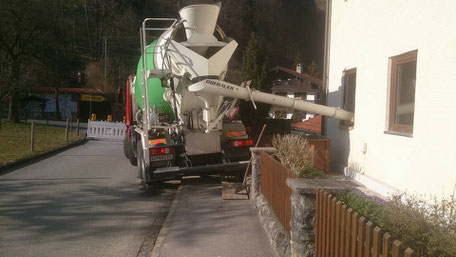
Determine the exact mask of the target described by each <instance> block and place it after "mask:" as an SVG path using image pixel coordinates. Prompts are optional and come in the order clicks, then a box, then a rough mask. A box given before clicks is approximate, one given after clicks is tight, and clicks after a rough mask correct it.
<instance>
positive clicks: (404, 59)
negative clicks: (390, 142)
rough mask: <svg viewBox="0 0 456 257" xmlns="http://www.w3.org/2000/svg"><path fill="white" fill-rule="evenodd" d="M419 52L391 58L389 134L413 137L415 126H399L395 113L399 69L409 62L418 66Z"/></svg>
mask: <svg viewBox="0 0 456 257" xmlns="http://www.w3.org/2000/svg"><path fill="white" fill-rule="evenodd" d="M417 57H418V50H413V51H410V52H406V53H403V54H400V55H396V56H393V57H390V60H391V68H390V72H391V76H390V83H389V96H388V100H389V107H388V132H390V133H399V134H404V135H408V136H410V135H412V134H413V124H414V122H413V123H412V125H404V124H397V123H396V122H395V116H396V115H395V113H396V100H397V67H398V65H400V64H405V63H409V62H413V61H415V62H416V65H418V58H417ZM414 94H415V96H416V70H415V92H414ZM414 119H415V102H414V106H413V120H414Z"/></svg>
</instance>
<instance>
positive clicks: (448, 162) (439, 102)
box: [326, 0, 456, 196]
mask: <svg viewBox="0 0 456 257" xmlns="http://www.w3.org/2000/svg"><path fill="white" fill-rule="evenodd" d="M329 5H330V6H331V8H330V9H329V15H330V16H329V20H330V23H329V25H330V27H329V32H330V33H329V35H330V37H329V38H328V39H329V56H330V57H329V59H330V61H329V67H328V68H329V77H328V96H327V102H328V105H330V106H340V107H343V108H345V109H348V110H354V112H355V117H354V123H353V124H351V123H341V122H339V121H338V120H334V119H330V118H328V119H327V126H326V134H327V136H328V137H330V138H331V139H333V143H332V147H331V150H332V152H331V156H332V161H333V163H332V164H333V169H336V170H340V171H345V173H346V174H347V175H350V176H352V177H354V178H355V179H356V180H358V181H360V182H361V183H363V184H365V185H366V186H368V187H370V188H371V189H373V190H375V191H377V192H379V193H382V194H388V193H390V192H392V191H395V190H407V192H410V193H415V192H416V193H421V194H435V195H437V196H442V195H449V194H450V193H451V192H453V188H454V186H455V184H456V169H455V167H456V158H455V157H456V148H455V144H456V117H455V114H454V110H456V101H455V99H456V85H455V84H456V23H455V22H454V14H455V13H456V5H455V2H454V1H453V0H441V1H437V2H435V1H434V2H431V1H425V0H416V1H395V0H385V1H355V0H348V1H331V2H330V4H329Z"/></svg>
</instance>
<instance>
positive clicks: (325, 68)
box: [321, 0, 332, 136]
mask: <svg viewBox="0 0 456 257" xmlns="http://www.w3.org/2000/svg"><path fill="white" fill-rule="evenodd" d="M331 6H332V0H326V9H325V12H326V15H325V50H324V57H323V58H324V60H323V94H322V96H321V99H322V104H323V105H327V104H328V80H329V78H328V76H329V55H330V53H329V46H330V43H331ZM321 132H322V134H323V136H326V134H327V133H326V117H322V119H321Z"/></svg>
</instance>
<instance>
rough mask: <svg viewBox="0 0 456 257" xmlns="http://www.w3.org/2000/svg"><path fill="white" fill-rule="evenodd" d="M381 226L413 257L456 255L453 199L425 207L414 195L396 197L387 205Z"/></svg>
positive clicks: (455, 219)
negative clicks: (409, 248)
mask: <svg viewBox="0 0 456 257" xmlns="http://www.w3.org/2000/svg"><path fill="white" fill-rule="evenodd" d="M387 207H388V208H387V213H388V215H387V219H385V225H386V227H388V228H389V230H390V232H391V234H392V235H393V236H395V237H397V238H400V241H401V242H402V243H404V244H405V245H408V246H409V247H411V248H412V249H413V250H415V253H416V255H417V256H435V257H451V256H453V257H454V256H456V199H455V196H454V195H452V196H451V197H450V198H449V199H443V200H440V201H438V200H437V199H434V203H433V204H432V205H429V204H428V203H427V202H425V201H424V200H422V199H421V198H418V197H416V196H405V195H404V194H402V195H397V196H394V197H393V198H392V199H391V201H390V202H389V203H388V205H387Z"/></svg>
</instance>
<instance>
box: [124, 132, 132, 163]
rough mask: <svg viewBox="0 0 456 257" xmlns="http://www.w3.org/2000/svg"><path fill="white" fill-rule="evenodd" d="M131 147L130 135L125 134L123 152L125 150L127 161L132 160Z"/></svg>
mask: <svg viewBox="0 0 456 257" xmlns="http://www.w3.org/2000/svg"><path fill="white" fill-rule="evenodd" d="M128 148H129V146H128V134H127V133H125V138H124V140H123V150H124V154H125V157H127V159H130V151H129V149H128Z"/></svg>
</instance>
